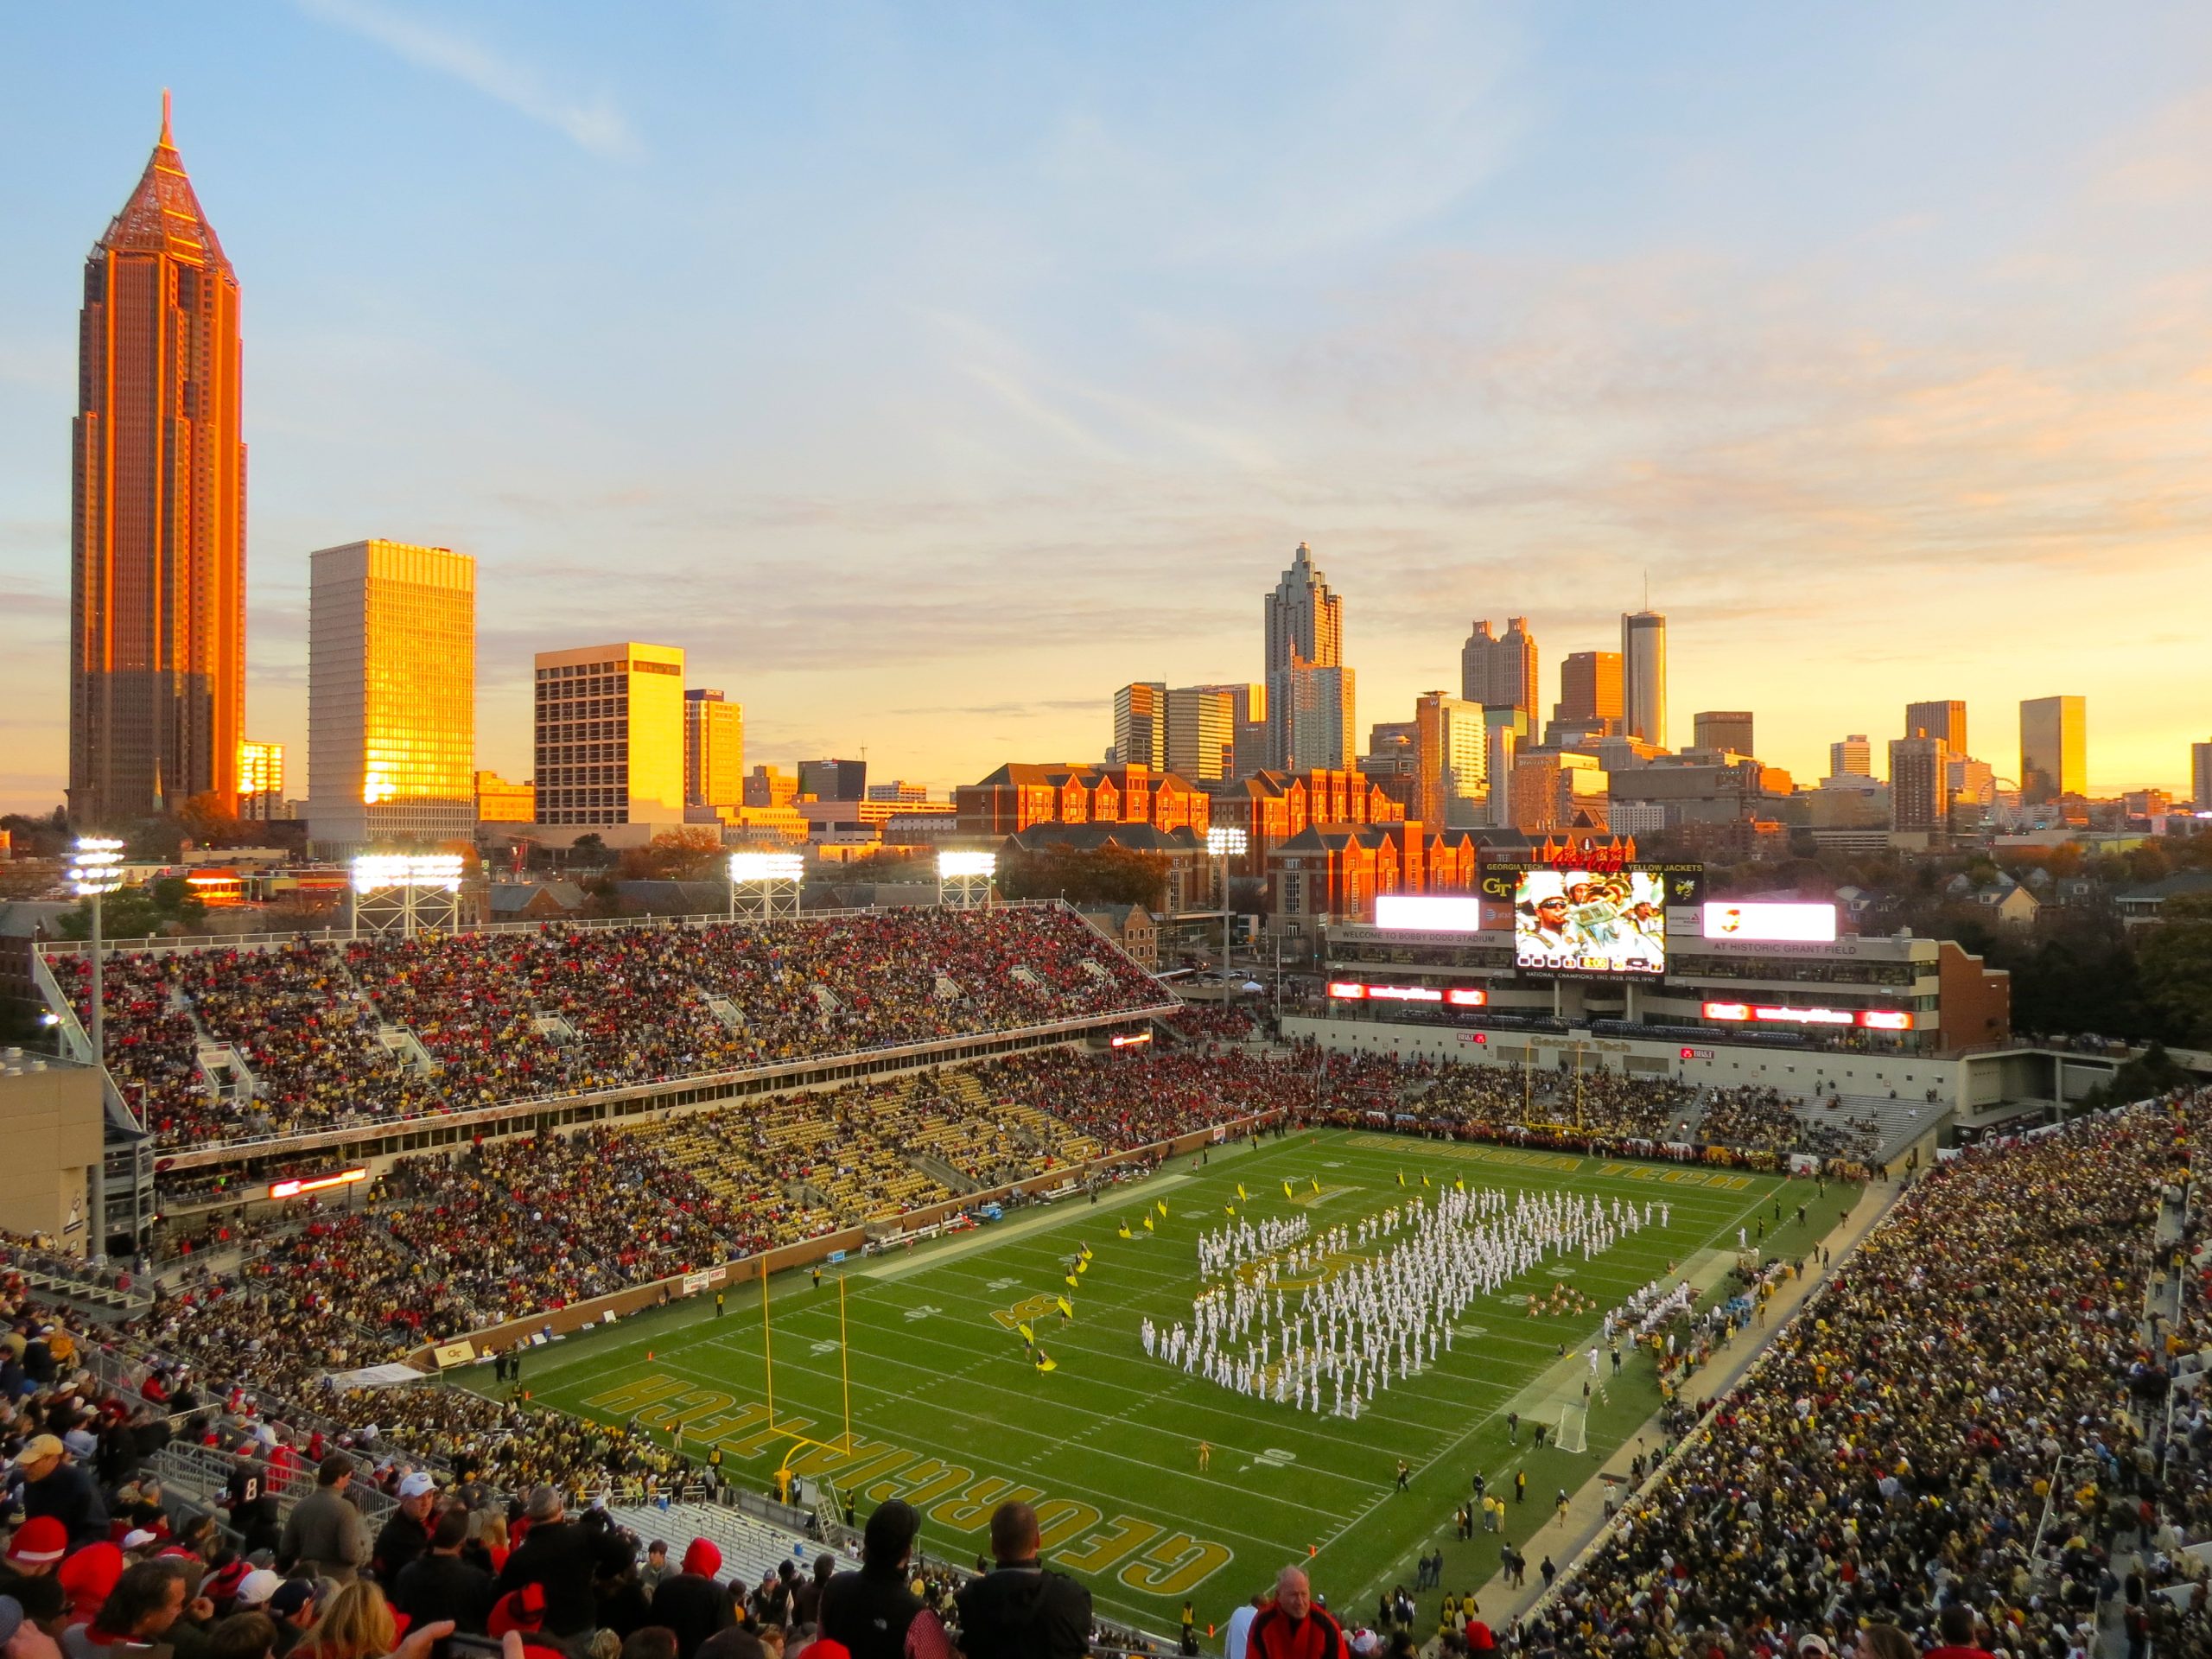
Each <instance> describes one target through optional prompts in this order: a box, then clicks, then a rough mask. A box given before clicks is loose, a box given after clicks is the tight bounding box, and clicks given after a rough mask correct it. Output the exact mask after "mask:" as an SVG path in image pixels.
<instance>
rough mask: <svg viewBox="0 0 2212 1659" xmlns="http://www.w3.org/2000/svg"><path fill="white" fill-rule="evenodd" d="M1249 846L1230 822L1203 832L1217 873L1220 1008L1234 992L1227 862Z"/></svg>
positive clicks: (1241, 855) (1243, 836)
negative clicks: (1219, 884)
mask: <svg viewBox="0 0 2212 1659" xmlns="http://www.w3.org/2000/svg"><path fill="white" fill-rule="evenodd" d="M1250 845H1251V838H1250V837H1249V836H1247V835H1246V834H1245V833H1244V831H1243V830H1242V829H1237V828H1236V827H1235V826H1234V825H1220V824H1217V825H1216V826H1214V828H1212V829H1209V830H1207V831H1206V851H1208V852H1210V853H1211V854H1212V855H1213V856H1214V862H1215V868H1217V870H1218V871H1219V872H1220V874H1221V1005H1222V1007H1224V1008H1226V1007H1229V1006H1230V1003H1231V1002H1233V1001H1235V999H1236V987H1235V986H1234V985H1233V984H1232V983H1230V977H1229V861H1230V859H1232V858H1242V857H1243V856H1244V849H1246V848H1247V847H1249V846H1250Z"/></svg>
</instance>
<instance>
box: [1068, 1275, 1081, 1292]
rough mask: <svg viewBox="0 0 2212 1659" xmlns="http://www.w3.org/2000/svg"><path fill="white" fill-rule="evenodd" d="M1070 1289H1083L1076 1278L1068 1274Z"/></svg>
mask: <svg viewBox="0 0 2212 1659" xmlns="http://www.w3.org/2000/svg"><path fill="white" fill-rule="evenodd" d="M1068 1288H1069V1289H1070V1290H1080V1289H1081V1288H1082V1286H1081V1285H1080V1284H1078V1283H1077V1281H1076V1276H1075V1274H1068Z"/></svg>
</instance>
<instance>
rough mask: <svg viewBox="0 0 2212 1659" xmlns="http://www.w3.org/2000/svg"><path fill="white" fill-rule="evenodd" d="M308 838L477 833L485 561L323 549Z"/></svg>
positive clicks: (316, 594) (404, 842)
mask: <svg viewBox="0 0 2212 1659" xmlns="http://www.w3.org/2000/svg"><path fill="white" fill-rule="evenodd" d="M309 569H310V574H309V586H308V838H309V839H310V840H312V841H313V842H315V846H316V847H317V849H321V850H323V851H327V852H334V853H342V852H345V851H348V850H359V849H363V848H370V847H379V848H380V847H408V846H419V845H423V844H427V843H434V842H444V841H454V840H459V841H467V840H468V839H469V838H470V837H471V836H474V834H475V833H476V776H475V768H476V561H475V560H474V559H473V558H471V557H469V556H468V555H467V554H466V553H455V552H454V551H453V550H451V549H449V548H443V547H414V546H410V545H409V544H407V543H403V542H385V541H367V542H351V543H346V545H345V546H343V547H326V548H324V549H322V550H321V551H320V552H317V553H315V554H313V555H311V556H309Z"/></svg>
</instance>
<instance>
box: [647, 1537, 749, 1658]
mask: <svg viewBox="0 0 2212 1659" xmlns="http://www.w3.org/2000/svg"><path fill="white" fill-rule="evenodd" d="M721 1570H722V1553H721V1550H720V1549H719V1548H716V1547H715V1543H714V1541H712V1540H711V1539H707V1538H694V1539H693V1540H692V1541H691V1547H690V1548H689V1549H687V1550H685V1551H684V1552H683V1571H682V1572H681V1573H673V1574H671V1576H669V1577H668V1578H665V1579H663V1580H661V1581H660V1585H659V1586H658V1588H657V1589H655V1590H654V1592H653V1611H652V1618H653V1623H654V1624H658V1625H661V1626H663V1627H664V1628H665V1629H668V1630H673V1631H675V1632H676V1659H694V1656H696V1654H697V1653H698V1651H699V1644H700V1643H702V1642H704V1641H705V1640H706V1639H707V1638H708V1637H710V1636H712V1635H714V1634H715V1632H716V1631H718V1630H728V1629H729V1627H730V1626H731V1625H733V1624H736V1623H737V1609H736V1605H735V1603H734V1601H733V1600H732V1599H731V1596H730V1591H729V1586H728V1585H726V1584H721V1583H719V1582H717V1581H716V1577H717V1575H718V1574H719V1573H721Z"/></svg>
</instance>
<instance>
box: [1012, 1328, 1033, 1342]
mask: <svg viewBox="0 0 2212 1659" xmlns="http://www.w3.org/2000/svg"><path fill="white" fill-rule="evenodd" d="M1014 1329H1015V1330H1017V1331H1019V1332H1021V1339H1022V1340H1023V1341H1024V1342H1034V1341H1036V1340H1037V1336H1036V1333H1035V1332H1033V1331H1032V1330H1030V1328H1029V1327H1028V1326H1027V1325H1015V1326H1014Z"/></svg>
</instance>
